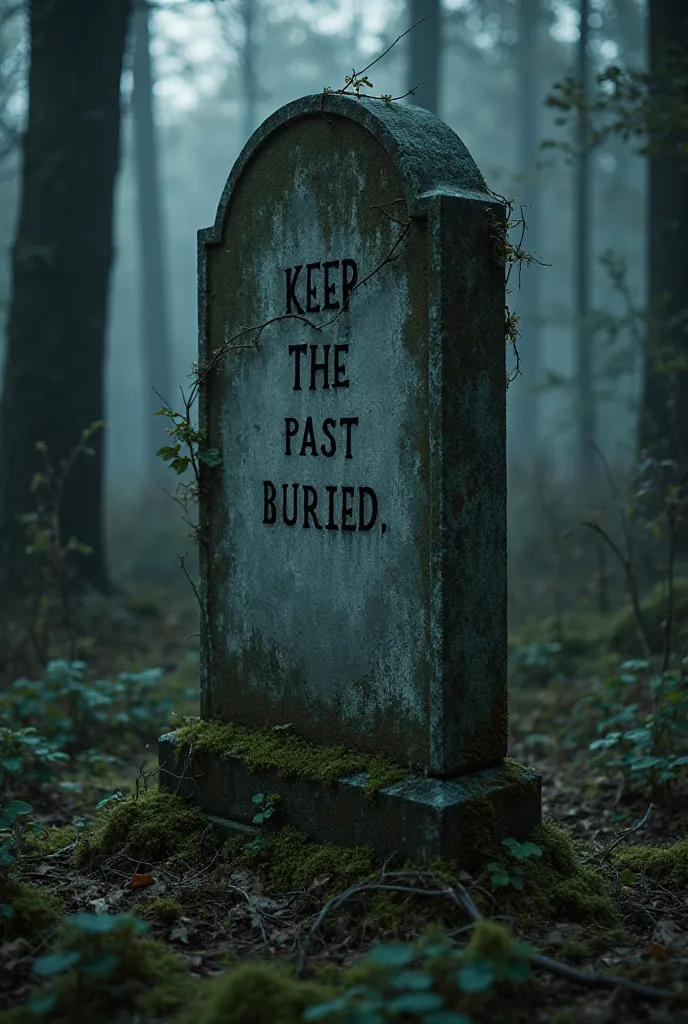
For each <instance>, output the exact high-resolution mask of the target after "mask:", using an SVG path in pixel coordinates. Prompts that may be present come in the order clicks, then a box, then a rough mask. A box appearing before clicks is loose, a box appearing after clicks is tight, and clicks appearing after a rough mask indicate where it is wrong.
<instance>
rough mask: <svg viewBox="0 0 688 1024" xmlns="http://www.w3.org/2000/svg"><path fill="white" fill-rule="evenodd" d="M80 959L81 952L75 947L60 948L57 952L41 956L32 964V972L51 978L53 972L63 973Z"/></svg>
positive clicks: (41, 976)
mask: <svg viewBox="0 0 688 1024" xmlns="http://www.w3.org/2000/svg"><path fill="white" fill-rule="evenodd" d="M80 960H81V953H78V952H77V951H76V950H75V949H71V950H70V949H60V950H58V951H57V953H48V955H47V956H41V957H39V958H38V960H36V963H35V964H34V965H33V973H34V974H36V975H38V977H39V978H52V977H53V976H54V975H55V974H63V973H64V972H65V971H68V970H69V969H70V968H72V967H74V965H75V964H78V963H79V961H80Z"/></svg>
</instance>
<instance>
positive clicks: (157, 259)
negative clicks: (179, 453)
mask: <svg viewBox="0 0 688 1024" xmlns="http://www.w3.org/2000/svg"><path fill="white" fill-rule="evenodd" d="M148 19H149V11H148V4H147V3H143V4H141V6H140V7H137V8H136V10H135V11H134V15H133V18H132V25H133V35H134V61H133V66H134V88H133V91H132V96H131V114H132V119H133V127H134V162H135V172H136V189H137V200H138V203H137V220H138V231H139V253H140V266H139V289H140V302H141V334H142V338H141V343H142V351H143V365H144V367H145V379H144V392H143V396H144V415H145V420H144V423H145V428H144V442H145V445H146V462H145V464H146V466H147V467H149V468H150V469H151V471H152V475H153V477H154V478H157V479H159V480H163V479H164V481H165V483H167V478H168V477H169V469H168V468H167V466H166V465H165V464H164V463H163V462H162V461H161V459H160V458H158V457H157V456H156V454H155V453H156V452H157V450H158V449H159V448H161V447H162V446H163V445H166V444H169V443H170V438H169V435H168V434H167V433H166V431H165V423H166V421H165V420H163V419H162V418H161V417H158V416H154V415H153V414H154V412H155V410H156V409H159V408H160V406H161V405H162V402H161V401H160V398H159V397H158V395H161V396H162V397H163V398H164V399H165V401H166V402H171V403H173V404H174V400H175V399H174V395H173V394H172V384H171V379H172V378H171V363H172V358H171V351H170V338H169V329H168V316H167V289H166V287H165V258H164V247H163V244H162V235H163V233H162V218H161V215H160V175H159V173H158V146H157V138H156V132H155V112H154V108H153V71H152V67H151V58H150V32H149V21H148ZM156 392H157V393H158V394H157V395H156Z"/></svg>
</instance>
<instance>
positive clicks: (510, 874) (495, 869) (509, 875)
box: [487, 838, 542, 889]
mask: <svg viewBox="0 0 688 1024" xmlns="http://www.w3.org/2000/svg"><path fill="white" fill-rule="evenodd" d="M502 846H506V848H507V850H508V851H509V854H510V855H511V859H512V860H515V861H522V860H527V859H528V857H542V848H541V847H539V846H538V845H537V843H519V841H518V840H517V839H513V838H509V839H503V840H502ZM487 870H488V871H489V872H490V883H491V885H492V888H493V889H500V888H504V887H505V886H508V885H510V886H512V887H513V888H514V889H522V888H523V886H524V884H525V883H524V878H523V875H524V871H523V868H522V867H520V866H519V865H518V864H517V865H513V864H512V863H508V864H507V865H506V866H505V865H504V864H502V863H501V862H500V861H494V860H492V861H490V863H489V864H488V865H487Z"/></svg>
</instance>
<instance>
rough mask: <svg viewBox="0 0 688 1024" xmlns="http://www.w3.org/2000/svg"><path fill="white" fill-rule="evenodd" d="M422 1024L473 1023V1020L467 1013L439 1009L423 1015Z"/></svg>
mask: <svg viewBox="0 0 688 1024" xmlns="http://www.w3.org/2000/svg"><path fill="white" fill-rule="evenodd" d="M422 1024H472V1021H471V1020H470V1019H469V1018H468V1017H467V1016H466V1014H465V1013H455V1012H454V1010H437V1011H435V1012H434V1013H427V1014H426V1015H425V1016H424V1017H423V1021H422Z"/></svg>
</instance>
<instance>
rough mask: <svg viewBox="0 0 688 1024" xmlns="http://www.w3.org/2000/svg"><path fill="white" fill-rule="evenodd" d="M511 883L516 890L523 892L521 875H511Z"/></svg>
mask: <svg viewBox="0 0 688 1024" xmlns="http://www.w3.org/2000/svg"><path fill="white" fill-rule="evenodd" d="M509 881H510V882H511V884H512V885H513V887H514V889H519V890H521V889H522V888H523V884H524V883H523V879H522V878H521V876H520V875H511V876H510V878H509Z"/></svg>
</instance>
